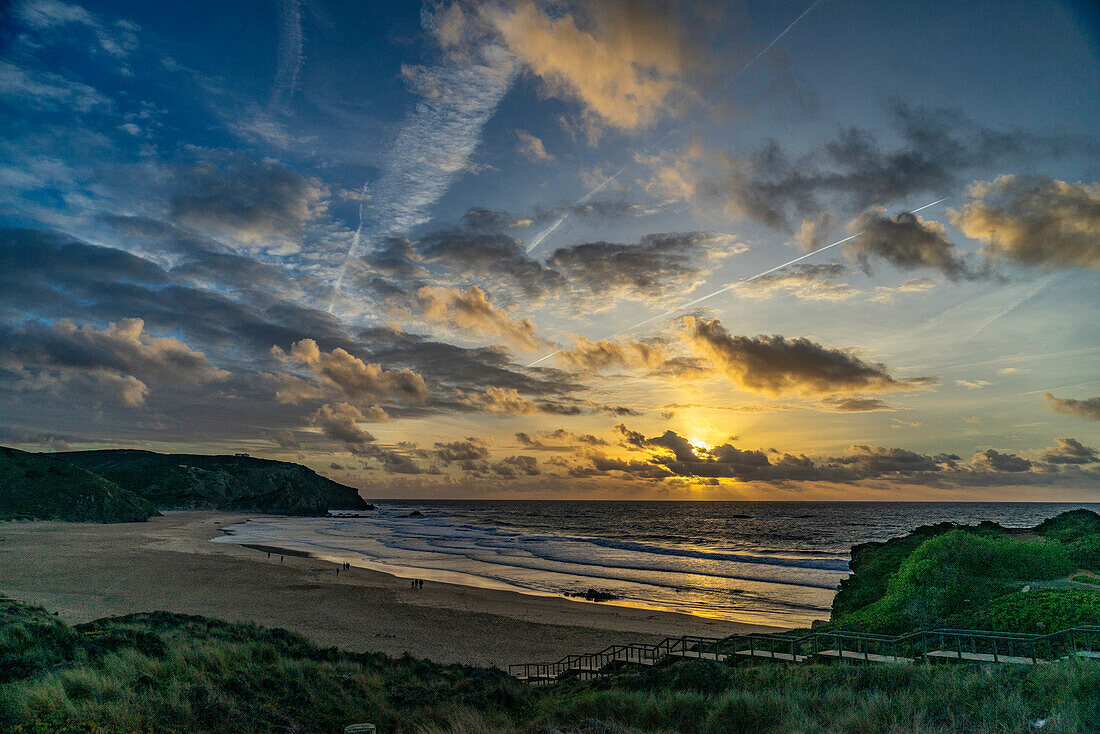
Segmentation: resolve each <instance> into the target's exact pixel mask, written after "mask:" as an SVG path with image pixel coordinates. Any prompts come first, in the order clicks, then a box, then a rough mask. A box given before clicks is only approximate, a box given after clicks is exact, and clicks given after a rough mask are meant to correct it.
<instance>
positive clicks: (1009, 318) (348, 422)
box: [0, 0, 1100, 501]
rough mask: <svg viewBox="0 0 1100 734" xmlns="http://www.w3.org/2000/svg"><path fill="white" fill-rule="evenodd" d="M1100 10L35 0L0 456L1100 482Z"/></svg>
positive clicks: (1058, 488)
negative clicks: (12, 450)
mask: <svg viewBox="0 0 1100 734" xmlns="http://www.w3.org/2000/svg"><path fill="white" fill-rule="evenodd" d="M1098 26H1100V13H1098V12H1097V11H1096V10H1095V7H1094V6H1093V5H1092V4H1090V3H1085V2H1068V1H1066V2H1058V1H1055V0H1049V1H1047V2H1040V3H1036V2H1024V1H1020V2H1004V1H1000V0H999V1H997V2H984V1H981V0H979V1H976V2H972V3H954V2H938V1H931V0H930V1H928V2H921V3H890V2H887V3H882V2H875V1H873V0H817V1H816V2H813V0H800V1H798V2H795V1H793V0H792V1H787V0H778V1H775V2H764V1H762V0H760V1H757V0H749V1H748V2H733V3H729V2H720V3H719V2H712V3H703V2H658V1H656V0H602V1H601V2H571V1H567V0H559V1H537V0H458V1H454V2H426V3H424V4H419V3H416V2H395V3H384V2H374V3H361V2H337V1H336V0H271V1H268V2H249V1H247V0H242V1H241V2H236V3H228V4H227V3H211V2H203V1H201V0H197V1H196V2H191V3H167V2H150V1H149V0H143V1H142V2H128V1H127V0H112V2H109V3H108V2H85V3H83V4H74V3H68V2H62V1H61V0H37V1H32V2H22V3H20V2H16V3H13V4H5V5H3V6H2V7H0V125H2V129H3V133H4V134H3V135H2V136H0V444H4V445H9V446H15V447H18V448H22V449H26V450H34V451H59V450H70V449H74V450H75V449H89V448H141V449H148V450H154V451H161V452H180V453H188V452H189V453H233V452H247V453H249V454H250V455H252V456H259V457H265V458H273V459H281V460H286V461H295V462H299V463H303V464H306V465H308V466H310V467H312V468H313V469H315V470H316V471H318V472H319V473H321V474H324V475H325V476H328V477H331V478H333V479H335V480H337V481H340V482H344V483H346V484H349V485H352V486H355V487H358V488H360V489H361V490H362V491H363V494H364V495H366V496H368V497H378V498H396V497H425V498H444V497H446V498H461V497H472V498H523V499H567V498H568V499H606V498H624V499H667V500H689V499H702V500H706V499H783V500H797V499H804V500H814V499H831V500H847V499H851V500H868V499H874V500H986V499H988V500H1092V501H1096V500H1098V499H1100V453H1098V447H1100V321H1098V319H1097V314H1098V313H1100V135H1098V133H1097V131H1098V130H1100V124H1098V123H1100V29H1098ZM842 240H843V242H841V241H842ZM836 243H840V244H836ZM829 245H833V246H831V247H828V246H829ZM821 248H827V249H824V250H821ZM818 250H821V251H820V252H819V251H818ZM811 253H812V254H811ZM803 256H807V257H803ZM800 258H801V259H800ZM794 260H798V262H794V263H792V262H791V261H794ZM784 265H785V267H781V266H784Z"/></svg>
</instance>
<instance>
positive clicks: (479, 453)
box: [435, 436, 489, 464]
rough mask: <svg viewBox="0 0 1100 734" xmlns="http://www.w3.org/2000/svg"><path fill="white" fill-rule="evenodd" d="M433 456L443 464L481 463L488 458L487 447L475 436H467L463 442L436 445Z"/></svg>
mask: <svg viewBox="0 0 1100 734" xmlns="http://www.w3.org/2000/svg"><path fill="white" fill-rule="evenodd" d="M435 455H436V456H437V457H438V458H439V460H440V461H442V462H443V463H445V464H450V463H452V462H455V461H481V460H483V459H486V458H488V457H489V447H488V446H486V445H485V442H484V441H482V440H481V439H479V438H477V437H475V436H467V437H466V440H465V441H452V442H449V443H447V442H443V443H437V444H436V445H435Z"/></svg>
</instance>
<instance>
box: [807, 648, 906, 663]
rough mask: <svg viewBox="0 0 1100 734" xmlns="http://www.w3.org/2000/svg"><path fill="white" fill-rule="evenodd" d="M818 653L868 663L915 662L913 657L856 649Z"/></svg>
mask: <svg viewBox="0 0 1100 734" xmlns="http://www.w3.org/2000/svg"><path fill="white" fill-rule="evenodd" d="M817 654H818V655H821V656H823V657H827V658H837V659H838V660H862V661H864V662H868V663H891V664H894V665H902V664H905V663H911V662H913V658H904V657H901V656H898V655H877V654H875V653H873V652H871V653H862V652H856V651H855V650H821V651H819V652H818V653H817Z"/></svg>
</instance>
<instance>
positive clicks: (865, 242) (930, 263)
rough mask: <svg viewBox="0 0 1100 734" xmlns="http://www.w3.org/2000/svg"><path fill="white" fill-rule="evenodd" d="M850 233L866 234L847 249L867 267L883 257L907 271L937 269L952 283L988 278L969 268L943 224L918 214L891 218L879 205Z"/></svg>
mask: <svg viewBox="0 0 1100 734" xmlns="http://www.w3.org/2000/svg"><path fill="white" fill-rule="evenodd" d="M848 230H849V231H850V232H852V233H856V232H862V234H861V235H860V236H859V237H856V238H855V239H854V240H852V241H851V242H849V243H847V245H845V248H846V252H848V253H849V256H850V257H853V258H854V259H855V260H856V261H857V262H859V263H860V265H862V266H863V267H864V268H867V267H868V266H869V263H870V261H871V259H872V258H880V259H882V260H885V261H886V262H888V263H890V264H891V265H894V266H895V267H898V268H901V269H903V270H913V269H914V268H933V269H935V270H939V271H940V272H942V273H943V274H944V275H946V276H947V277H948V278H950V279H951V280H960V279H974V278H977V277H981V276H982V275H984V273H981V272H976V271H974V270H972V269H971V268H970V267H969V266H968V265H967V263H966V261H965V259H964V258H963V256H962V255H961V254H960V253H959V252H958V250H956V249H955V246H954V245H953V244H951V240H950V239H949V238H948V236H947V230H946V228H944V226H943V225H942V224H940V223H939V222H933V221H930V220H925V219H923V218H921V217H920V216H919V215H917V214H910V213H908V212H903V213H901V214H898V215H897V216H896V217H890V216H887V215H886V210H885V209H884V208H883V207H881V206H876V207H872V208H871V209H869V210H868V211H866V212H864V213H863V214H861V215H860V216H858V217H856V218H855V219H853V220H852V221H851V222H849V223H848Z"/></svg>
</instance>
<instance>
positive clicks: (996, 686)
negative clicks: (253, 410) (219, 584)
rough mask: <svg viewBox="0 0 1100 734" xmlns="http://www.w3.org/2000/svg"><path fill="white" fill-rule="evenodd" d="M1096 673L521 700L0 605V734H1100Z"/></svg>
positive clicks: (610, 685)
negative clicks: (370, 733) (1035, 730)
mask: <svg viewBox="0 0 1100 734" xmlns="http://www.w3.org/2000/svg"><path fill="white" fill-rule="evenodd" d="M1096 691H1100V664H1097V663H1096V662H1095V661H1087V660H1077V661H1062V662H1058V663H1052V664H1049V665H1043V666H1034V667H1033V666H999V667H997V668H993V669H982V668H980V667H978V666H966V665H958V666H954V665H950V666H924V665H921V666H866V667H863V666H849V665H802V666H783V665H775V664H774V663H753V662H751V661H745V662H742V663H739V664H736V665H733V664H721V663H717V662H715V661H713V660H686V661H682V662H679V663H672V664H670V665H667V666H661V667H656V668H646V669H642V670H634V671H629V672H625V673H623V674H620V675H616V676H612V677H609V678H602V679H597V680H589V681H586V680H577V679H575V680H570V681H565V682H562V683H558V684H556V685H553V686H548V687H545V688H535V687H530V686H527V685H525V684H522V683H520V682H518V681H516V680H515V679H513V678H510V677H509V676H507V675H506V674H504V673H503V672H502V671H500V670H496V669H487V668H476V667H469V666H463V665H440V664H437V663H433V662H430V661H428V660H418V659H415V658H412V657H407V656H406V657H402V658H397V659H394V658H390V657H387V656H385V655H382V654H378V653H352V652H346V651H342V650H338V649H336V648H327V649H325V648H318V647H317V646H315V645H314V644H312V643H311V642H309V641H308V640H307V639H305V638H303V637H301V636H299V635H296V634H292V633H290V632H286V631H284V630H279V629H266V628H263V627H259V626H256V625H252V624H239V623H237V624H234V623H228V622H221V621H218V620H213V619H208V618H204V617H195V616H185V615H179V614H169V613H166V612H152V613H148V614H131V615H127V616H122V617H111V618H106V619H99V620H95V621H92V622H88V623H86V624H80V625H75V626H69V625H67V624H65V623H64V622H61V621H59V620H58V619H57V618H56V617H54V616H52V615H50V614H49V612H48V611H46V610H44V609H40V608H37V607H30V606H26V605H23V604H20V603H18V602H14V601H11V600H9V599H4V598H2V597H0V730H3V731H10V732H99V733H100V734H116V733H117V734H122V733H124V732H125V733H129V732H135V733H136V732H148V731H156V732H227V731H232V732H240V733H241V734H251V733H252V732H256V733H259V732H272V731H282V732H318V733H319V734H323V733H325V732H331V733H332V734H338V733H339V732H341V731H343V730H344V727H345V726H347V725H349V724H354V723H368V722H369V723H372V724H374V725H375V726H376V727H377V730H378V731H379V732H418V733H420V734H425V733H432V734H442V733H443V732H454V733H455V734H458V733H462V734H503V733H504V732H516V731H522V732H528V733H529V734H549V732H563V733H565V732H568V733H573V734H580V733H582V732H583V733H585V734H597V733H606V734H609V733H611V732H673V731H675V732H684V733H685V734H693V733H699V734H701V733H703V732H708V733H716V734H720V733H722V732H731V733H732V732H744V733H748V732H752V733H753V734H780V733H783V734H788V733H791V732H803V733H806V734H808V733H809V732H837V733H838V734H841V733H845V734H846V733H848V732H850V733H851V734H861V733H863V732H887V731H896V732H902V731H920V732H925V733H927V734H947V733H948V732H951V733H952V734H954V732H960V731H973V732H979V731H980V732H994V731H997V732H1016V731H1028V730H1030V729H1031V728H1032V727H1031V723H1032V722H1034V721H1037V720H1042V721H1044V724H1045V725H1046V726H1047V730H1048V731H1053V732H1058V733H1059V734H1084V733H1085V732H1091V731H1095V729H1094V728H1092V726H1093V724H1094V723H1095V722H1096V721H1097V720H1098V719H1100V696H1097V694H1096Z"/></svg>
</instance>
